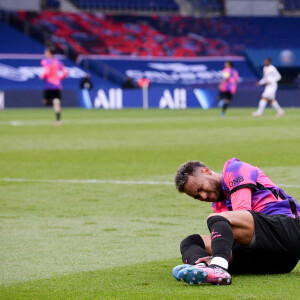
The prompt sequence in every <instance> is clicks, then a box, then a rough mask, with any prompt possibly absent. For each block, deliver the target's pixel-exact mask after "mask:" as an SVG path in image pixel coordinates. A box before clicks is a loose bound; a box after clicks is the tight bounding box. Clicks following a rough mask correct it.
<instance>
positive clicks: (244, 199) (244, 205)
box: [231, 188, 252, 210]
mask: <svg viewBox="0 0 300 300" xmlns="http://www.w3.org/2000/svg"><path fill="white" fill-rule="evenodd" d="M251 200H252V191H251V189H250V188H243V189H240V190H238V191H236V192H235V193H233V194H232V195H231V206H232V210H251V209H252V201H251Z"/></svg>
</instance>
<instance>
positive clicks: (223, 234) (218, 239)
mask: <svg viewBox="0 0 300 300" xmlns="http://www.w3.org/2000/svg"><path fill="white" fill-rule="evenodd" d="M207 226H208V228H209V231H210V232H211V250H212V254H213V257H216V256H218V257H222V258H224V259H226V260H227V261H229V258H230V254H231V250H232V246H233V242H234V238H233V232H232V229H231V226H230V222H229V221H228V220H227V219H226V218H224V217H222V216H212V217H210V218H208V219H207Z"/></svg>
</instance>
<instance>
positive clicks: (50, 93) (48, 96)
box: [44, 90, 61, 106]
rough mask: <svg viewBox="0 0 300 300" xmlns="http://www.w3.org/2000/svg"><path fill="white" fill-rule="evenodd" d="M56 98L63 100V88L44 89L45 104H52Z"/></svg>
mask: <svg viewBox="0 0 300 300" xmlns="http://www.w3.org/2000/svg"><path fill="white" fill-rule="evenodd" d="M54 99H60V100H61V90H45V91H44V100H45V103H44V104H45V105H47V106H52V104H53V100H54Z"/></svg>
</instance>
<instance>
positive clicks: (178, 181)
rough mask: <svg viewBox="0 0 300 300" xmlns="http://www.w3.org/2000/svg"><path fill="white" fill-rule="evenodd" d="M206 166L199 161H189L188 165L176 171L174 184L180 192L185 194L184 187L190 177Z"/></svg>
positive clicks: (183, 165)
mask: <svg viewBox="0 0 300 300" xmlns="http://www.w3.org/2000/svg"><path fill="white" fill-rule="evenodd" d="M202 167H206V165H205V164H204V163H202V162H200V161H198V160H193V161H191V160H189V161H187V162H186V163H184V164H182V165H181V166H180V167H179V168H178V170H177V171H176V174H175V178H174V182H175V186H176V189H177V190H178V192H180V193H183V192H184V185H185V184H186V182H187V179H188V176H189V175H194V174H195V172H196V171H197V170H198V169H199V168H202Z"/></svg>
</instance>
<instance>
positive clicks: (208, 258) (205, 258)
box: [195, 256, 212, 265]
mask: <svg viewBox="0 0 300 300" xmlns="http://www.w3.org/2000/svg"><path fill="white" fill-rule="evenodd" d="M211 260H212V256H205V257H202V258H199V259H198V260H196V261H195V265H196V264H199V263H201V262H204V263H206V264H207V265H209V264H210V262H211Z"/></svg>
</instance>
